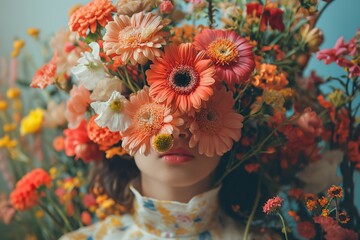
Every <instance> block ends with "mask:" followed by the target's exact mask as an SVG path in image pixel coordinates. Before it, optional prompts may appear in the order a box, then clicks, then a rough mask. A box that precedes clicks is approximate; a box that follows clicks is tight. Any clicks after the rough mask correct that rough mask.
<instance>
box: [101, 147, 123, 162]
mask: <svg viewBox="0 0 360 240" xmlns="http://www.w3.org/2000/svg"><path fill="white" fill-rule="evenodd" d="M125 154H126V151H125V150H124V149H123V148H122V147H113V148H110V149H109V150H106V156H105V157H106V158H107V159H110V158H113V157H114V156H115V155H119V156H123V155H125Z"/></svg>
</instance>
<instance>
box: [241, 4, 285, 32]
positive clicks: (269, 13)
mask: <svg viewBox="0 0 360 240" xmlns="http://www.w3.org/2000/svg"><path fill="white" fill-rule="evenodd" d="M262 13H263V15H262V18H261V24H260V31H264V30H265V29H266V27H267V26H268V25H270V27H271V28H272V29H277V30H279V31H280V32H282V31H284V29H285V26H284V23H283V20H282V17H283V14H284V12H283V11H282V10H281V9H280V8H277V7H276V6H273V4H271V5H270V4H269V5H268V6H267V7H266V8H265V10H264V12H263V6H262V5H261V4H259V3H247V4H246V14H247V15H255V16H256V17H260V16H261V14H262Z"/></svg>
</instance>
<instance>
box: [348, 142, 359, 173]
mask: <svg viewBox="0 0 360 240" xmlns="http://www.w3.org/2000/svg"><path fill="white" fill-rule="evenodd" d="M347 148H348V158H349V160H350V161H351V162H353V163H355V164H356V165H355V168H356V169H358V170H360V138H359V140H358V141H357V142H355V141H349V143H348V146H347Z"/></svg>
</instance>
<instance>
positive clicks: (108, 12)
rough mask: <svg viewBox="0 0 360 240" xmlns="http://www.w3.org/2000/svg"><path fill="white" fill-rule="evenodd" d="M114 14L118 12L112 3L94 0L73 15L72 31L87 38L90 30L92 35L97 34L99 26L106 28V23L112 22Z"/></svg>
mask: <svg viewBox="0 0 360 240" xmlns="http://www.w3.org/2000/svg"><path fill="white" fill-rule="evenodd" d="M114 12H116V8H115V6H113V5H112V4H111V1H109V0H93V1H92V2H90V3H88V4H86V5H85V6H84V7H81V8H79V9H78V10H76V11H75V12H74V13H73V14H72V15H71V17H70V21H69V27H70V30H71V31H73V32H78V33H79V35H80V36H82V37H86V32H87V30H88V29H89V28H90V31H91V32H92V33H95V32H96V27H97V24H99V25H101V26H103V27H105V25H106V23H107V22H108V21H111V20H112V13H114Z"/></svg>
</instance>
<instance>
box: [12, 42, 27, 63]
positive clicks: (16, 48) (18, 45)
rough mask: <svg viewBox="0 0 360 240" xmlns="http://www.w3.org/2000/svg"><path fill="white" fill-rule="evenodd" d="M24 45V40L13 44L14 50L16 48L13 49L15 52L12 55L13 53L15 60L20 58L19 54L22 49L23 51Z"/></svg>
mask: <svg viewBox="0 0 360 240" xmlns="http://www.w3.org/2000/svg"><path fill="white" fill-rule="evenodd" d="M24 45H25V41H24V40H21V39H19V40H15V41H14V42H13V48H14V49H13V51H12V53H11V56H12V57H13V58H15V57H17V56H19V54H20V49H22V48H23V47H24Z"/></svg>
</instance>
